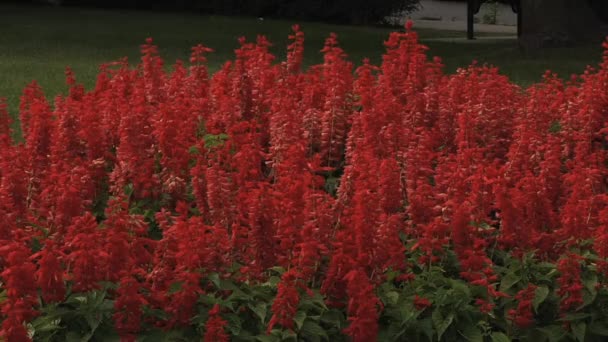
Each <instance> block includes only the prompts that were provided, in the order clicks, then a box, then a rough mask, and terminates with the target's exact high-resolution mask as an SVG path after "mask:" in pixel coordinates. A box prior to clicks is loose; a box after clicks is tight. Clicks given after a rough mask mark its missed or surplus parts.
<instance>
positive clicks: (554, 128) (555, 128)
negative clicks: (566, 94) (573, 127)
mask: <svg viewBox="0 0 608 342" xmlns="http://www.w3.org/2000/svg"><path fill="white" fill-rule="evenodd" d="M561 130H562V125H561V123H560V122H559V121H557V120H556V121H553V122H552V123H551V127H549V133H553V134H556V133H559V132H561Z"/></svg>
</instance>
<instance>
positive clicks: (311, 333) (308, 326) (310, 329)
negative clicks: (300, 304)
mask: <svg viewBox="0 0 608 342" xmlns="http://www.w3.org/2000/svg"><path fill="white" fill-rule="evenodd" d="M300 334H301V335H302V336H303V337H307V338H309V339H318V338H323V339H324V340H329V337H328V336H327V332H326V331H325V329H323V328H322V327H321V326H320V325H319V324H317V323H316V322H314V321H313V320H311V319H307V320H305V321H304V324H303V325H302V329H300Z"/></svg>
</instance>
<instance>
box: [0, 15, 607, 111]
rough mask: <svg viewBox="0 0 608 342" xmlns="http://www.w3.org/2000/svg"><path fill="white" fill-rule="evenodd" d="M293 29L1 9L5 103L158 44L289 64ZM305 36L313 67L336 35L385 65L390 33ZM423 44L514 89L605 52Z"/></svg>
mask: <svg viewBox="0 0 608 342" xmlns="http://www.w3.org/2000/svg"><path fill="white" fill-rule="evenodd" d="M292 24H293V22H290V21H281V20H263V21H262V20H258V19H255V18H226V17H213V16H200V15H196V14H184V13H160V12H134V11H122V12H121V11H106V10H97V9H78V8H51V7H28V6H17V5H0V75H1V76H0V96H1V97H6V98H7V99H8V102H9V111H10V112H11V113H13V114H15V113H16V110H17V107H18V98H19V95H20V93H21V90H22V89H23V88H24V86H25V85H26V84H27V83H29V82H31V81H32V80H37V81H38V82H39V83H40V84H41V85H42V86H43V88H44V89H45V91H46V93H47V94H48V95H49V96H54V95H57V94H59V93H63V92H65V84H64V70H65V67H66V66H68V65H69V66H71V67H72V68H73V69H74V71H75V72H76V76H77V78H78V79H79V81H81V82H83V83H84V84H85V85H86V86H87V87H90V86H92V85H93V83H94V80H95V75H96V74H97V70H98V66H99V64H101V63H104V62H108V61H112V60H116V59H118V58H121V57H123V56H127V57H128V58H129V59H130V60H131V61H133V62H136V61H137V60H138V58H139V45H140V44H141V43H142V42H143V41H144V39H145V38H146V37H153V38H154V40H155V42H156V44H158V45H159V47H160V52H161V55H162V56H163V57H164V58H165V60H166V62H167V63H168V64H171V63H173V62H174V61H175V60H176V59H187V57H188V55H189V52H190V47H192V46H193V45H196V44H198V43H203V44H205V45H207V46H209V47H212V48H214V49H215V50H216V52H215V53H214V54H213V55H212V56H210V60H209V62H210V69H211V70H212V71H213V70H217V68H219V66H220V65H221V63H223V62H224V61H226V60H228V59H230V58H232V56H233V50H234V49H235V48H236V47H237V45H238V44H237V42H236V40H237V38H238V37H240V36H246V37H248V38H249V39H254V38H255V36H256V34H264V35H266V36H268V38H269V39H270V40H271V41H272V42H275V43H276V45H275V46H274V48H273V49H274V52H275V53H276V54H277V56H279V58H282V57H283V54H284V48H285V43H286V38H287V35H288V34H289V33H290V26H291V25H292ZM301 24H302V25H301V26H302V28H303V30H304V32H305V34H306V44H307V49H306V62H307V64H313V63H318V62H320V61H321V59H322V56H321V54H320V53H319V50H320V49H321V47H322V45H323V40H324V39H325V37H326V36H327V35H328V34H329V32H336V33H337V34H338V36H339V39H340V42H341V45H342V47H343V48H344V49H345V50H346V52H347V53H348V54H349V56H350V58H351V60H353V61H355V62H357V63H358V62H360V61H361V60H362V59H363V58H364V57H369V58H370V59H371V60H372V61H373V62H376V63H378V62H380V60H381V54H382V52H383V46H382V43H383V41H384V40H385V39H386V37H387V35H388V34H389V32H390V31H391V30H390V29H387V28H375V27H356V26H336V25H328V24H319V23H301ZM418 32H419V34H420V36H421V39H422V41H423V42H425V43H426V44H427V45H428V46H429V47H430V52H429V53H430V54H431V55H437V56H441V57H442V59H443V60H444V63H445V64H446V68H447V71H449V72H452V71H454V70H455V69H456V68H457V67H460V66H466V65H468V64H470V63H471V61H472V60H474V59H475V60H477V61H479V62H480V63H490V64H494V65H497V66H499V67H500V68H501V70H502V71H503V72H504V73H506V74H507V75H509V76H510V77H511V78H512V79H513V80H514V81H515V82H518V83H520V84H523V85H527V84H530V83H532V82H534V81H536V80H538V79H539V77H540V75H541V74H542V73H543V72H544V71H545V70H546V69H551V70H555V71H557V72H558V73H560V74H561V75H565V76H568V75H569V74H571V73H580V72H582V71H583V69H584V67H585V66H586V65H588V64H596V63H597V62H598V61H599V60H600V55H601V48H600V47H599V45H598V46H589V47H583V48H577V49H551V50H545V51H542V52H541V53H538V54H536V55H523V54H522V53H521V52H520V51H519V49H518V48H517V43H516V41H515V40H514V39H496V40H483V41H478V42H466V41H462V40H459V39H458V37H462V36H464V33H462V32H452V31H437V30H430V29H423V30H419V31H418Z"/></svg>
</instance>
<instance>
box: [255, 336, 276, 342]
mask: <svg viewBox="0 0 608 342" xmlns="http://www.w3.org/2000/svg"><path fill="white" fill-rule="evenodd" d="M255 340H256V341H260V342H279V341H281V338H280V337H279V336H276V335H258V336H256V338H255Z"/></svg>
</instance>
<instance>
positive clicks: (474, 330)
mask: <svg viewBox="0 0 608 342" xmlns="http://www.w3.org/2000/svg"><path fill="white" fill-rule="evenodd" d="M460 333H461V334H462V336H463V337H464V338H466V339H467V341H469V342H483V334H482V333H481V330H480V329H479V328H478V327H477V326H474V325H467V327H466V328H465V329H464V330H463V331H461V332H460Z"/></svg>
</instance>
